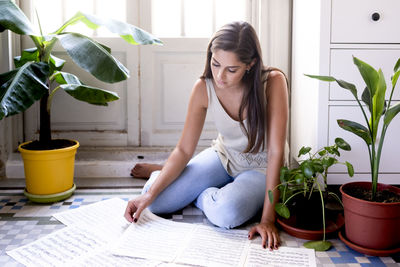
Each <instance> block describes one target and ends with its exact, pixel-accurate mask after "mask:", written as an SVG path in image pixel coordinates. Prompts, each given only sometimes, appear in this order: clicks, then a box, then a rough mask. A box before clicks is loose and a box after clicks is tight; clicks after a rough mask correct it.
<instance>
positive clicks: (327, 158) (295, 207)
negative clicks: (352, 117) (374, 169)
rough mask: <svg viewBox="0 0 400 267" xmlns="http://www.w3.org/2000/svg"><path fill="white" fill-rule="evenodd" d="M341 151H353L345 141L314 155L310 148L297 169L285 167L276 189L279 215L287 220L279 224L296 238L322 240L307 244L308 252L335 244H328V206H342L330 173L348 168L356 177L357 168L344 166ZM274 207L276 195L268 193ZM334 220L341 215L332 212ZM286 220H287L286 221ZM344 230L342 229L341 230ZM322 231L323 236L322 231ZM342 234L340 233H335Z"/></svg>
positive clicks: (299, 155) (276, 208) (304, 153)
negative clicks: (341, 166) (332, 203)
mask: <svg viewBox="0 0 400 267" xmlns="http://www.w3.org/2000/svg"><path fill="white" fill-rule="evenodd" d="M340 149H342V150H345V151H350V150H351V147H350V145H349V144H348V143H347V142H346V141H344V140H343V139H342V138H336V139H335V144H333V145H331V146H327V147H324V148H321V149H319V150H318V151H317V152H315V153H311V148H310V147H302V148H301V149H300V151H299V154H298V156H297V157H298V158H300V157H305V159H302V160H300V161H299V162H298V163H299V165H298V166H297V167H294V168H290V169H289V168H288V167H282V168H281V171H280V180H281V183H280V184H279V185H278V186H277V187H276V188H274V190H276V189H279V191H280V197H279V201H278V202H277V203H276V204H275V211H276V212H277V213H278V215H280V216H281V217H283V218H284V219H282V220H280V219H278V223H279V224H280V225H281V226H282V227H283V229H284V230H285V231H287V232H288V233H289V234H292V235H294V236H296V237H300V238H303V239H309V240H315V239H319V238H321V236H322V240H320V241H309V242H306V243H304V246H305V247H307V248H313V249H315V250H318V251H324V250H328V249H329V248H330V247H331V243H330V242H329V241H326V239H325V237H326V221H327V220H326V218H327V217H328V216H327V211H329V209H327V208H326V207H327V202H328V200H329V201H331V199H333V200H336V201H338V202H339V203H340V204H341V201H340V198H339V197H338V196H337V195H336V194H335V193H334V192H330V191H329V190H328V181H327V176H328V170H329V168H330V167H331V166H333V165H335V164H344V165H346V166H347V171H348V174H349V175H350V176H353V174H354V169H353V165H352V164H351V163H349V162H347V161H346V162H340V161H338V159H337V157H339V156H340ZM268 196H269V199H270V201H271V203H273V193H272V191H271V190H270V191H269V192H268ZM332 213H333V214H329V215H333V216H329V217H330V219H332V220H333V221H334V223H335V222H336V219H337V217H338V215H339V214H338V213H337V212H336V211H333V212H332ZM285 219H286V220H285ZM337 227H340V226H337ZM321 229H322V235H321V231H320V230H321ZM334 230H338V229H334Z"/></svg>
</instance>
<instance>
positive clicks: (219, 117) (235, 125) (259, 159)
mask: <svg viewBox="0 0 400 267" xmlns="http://www.w3.org/2000/svg"><path fill="white" fill-rule="evenodd" d="M205 81H206V86H207V94H208V109H209V110H210V111H211V114H212V115H213V116H214V122H215V126H216V128H217V130H218V137H217V139H216V140H213V144H212V147H213V148H214V149H215V151H216V152H217V153H218V156H219V158H220V160H221V162H222V165H223V166H224V168H225V170H226V171H227V172H228V173H229V175H231V176H232V177H235V176H237V175H238V174H239V173H240V172H243V171H245V170H256V171H259V172H262V173H264V174H265V173H266V168H267V152H266V148H265V149H264V151H260V152H258V153H255V154H253V153H243V151H244V150H245V149H246V147H247V143H248V140H247V136H246V134H245V133H244V132H243V130H242V127H241V126H240V122H239V121H236V120H234V119H232V118H231V116H229V114H228V113H226V111H225V109H224V108H223V107H222V105H221V103H220V101H219V99H218V97H217V95H216V93H215V89H214V85H213V83H212V80H211V79H208V78H207V79H205ZM243 123H244V125H245V126H246V120H244V122H243Z"/></svg>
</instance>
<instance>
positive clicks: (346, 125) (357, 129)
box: [337, 119, 372, 145]
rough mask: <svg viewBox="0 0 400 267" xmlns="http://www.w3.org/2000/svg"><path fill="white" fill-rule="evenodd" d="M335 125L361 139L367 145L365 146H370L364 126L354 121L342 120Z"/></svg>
mask: <svg viewBox="0 0 400 267" xmlns="http://www.w3.org/2000/svg"><path fill="white" fill-rule="evenodd" d="M337 123H338V125H339V127H340V128H342V129H344V130H346V131H349V132H352V133H353V134H355V135H357V136H359V137H361V138H362V139H363V140H364V141H365V143H367V145H370V144H371V143H372V139H371V135H370V132H369V130H368V128H366V127H365V126H363V125H361V124H359V123H357V122H354V121H348V120H342V119H339V120H337Z"/></svg>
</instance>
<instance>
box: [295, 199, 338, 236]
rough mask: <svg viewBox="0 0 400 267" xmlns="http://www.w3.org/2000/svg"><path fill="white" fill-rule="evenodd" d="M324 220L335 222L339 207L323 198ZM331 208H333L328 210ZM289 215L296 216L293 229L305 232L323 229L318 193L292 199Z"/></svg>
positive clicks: (331, 200) (333, 201)
mask: <svg viewBox="0 0 400 267" xmlns="http://www.w3.org/2000/svg"><path fill="white" fill-rule="evenodd" d="M324 204H325V220H326V221H328V220H333V221H334V220H336V218H337V216H338V214H339V213H341V212H342V208H341V207H339V208H338V207H337V205H336V202H335V200H333V199H330V198H327V197H324ZM328 207H333V208H328ZM290 213H291V214H292V215H295V216H296V225H295V227H297V228H300V229H305V230H321V229H323V227H324V226H323V218H322V207H321V196H320V194H319V192H314V193H312V195H311V197H310V198H309V196H308V195H307V196H304V195H302V194H300V195H297V196H295V197H294V198H293V201H291V205H290Z"/></svg>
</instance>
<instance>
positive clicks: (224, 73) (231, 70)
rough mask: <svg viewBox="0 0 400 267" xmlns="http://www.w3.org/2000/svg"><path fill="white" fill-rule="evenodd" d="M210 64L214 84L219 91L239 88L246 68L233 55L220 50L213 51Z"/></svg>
mask: <svg viewBox="0 0 400 267" xmlns="http://www.w3.org/2000/svg"><path fill="white" fill-rule="evenodd" d="M210 64H211V72H212V75H213V78H214V81H215V84H216V86H217V87H218V88H220V89H225V88H234V87H237V86H240V85H241V81H242V78H243V75H244V74H245V73H246V69H247V68H248V67H247V65H246V64H245V63H243V62H241V61H240V60H239V59H238V58H237V56H236V54H235V53H233V52H230V51H225V50H222V49H218V50H215V51H213V53H212V56H211V62H210Z"/></svg>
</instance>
